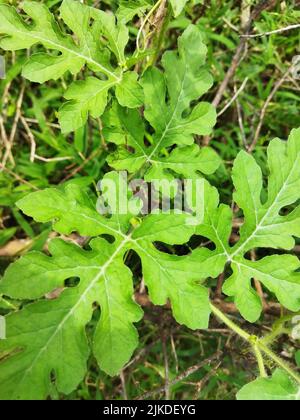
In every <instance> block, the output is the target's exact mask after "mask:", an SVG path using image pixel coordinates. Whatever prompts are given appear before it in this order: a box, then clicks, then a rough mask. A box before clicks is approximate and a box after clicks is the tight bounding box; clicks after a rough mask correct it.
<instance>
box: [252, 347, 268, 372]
mask: <svg viewBox="0 0 300 420" xmlns="http://www.w3.org/2000/svg"><path fill="white" fill-rule="evenodd" d="M253 351H254V354H255V357H256V360H257V364H258V368H259V373H260V376H261V377H262V378H267V377H268V375H267V372H266V368H265V363H264V358H263V355H262V353H261V351H260V348H259V347H258V345H254V346H253Z"/></svg>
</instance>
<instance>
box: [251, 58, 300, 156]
mask: <svg viewBox="0 0 300 420" xmlns="http://www.w3.org/2000/svg"><path fill="white" fill-rule="evenodd" d="M292 70H293V66H292V67H289V69H288V70H287V71H286V72H285V73H284V75H283V76H282V77H281V78H280V79H279V80H277V82H276V83H275V86H274V88H273V89H272V92H271V93H270V95H269V96H268V98H267V100H266V102H265V103H264V106H263V108H262V110H261V114H260V118H259V123H258V126H257V129H256V131H255V135H254V138H253V141H252V143H251V145H250V146H249V147H248V152H249V153H252V152H253V150H254V149H255V147H256V145H257V142H258V140H259V136H260V132H261V129H262V126H263V122H264V119H265V116H266V112H267V109H268V107H269V105H270V103H271V101H272V99H273V98H274V96H275V94H276V93H277V91H278V90H279V89H280V87H281V85H282V84H283V83H284V82H285V80H286V78H287V77H288V75H289V74H290V73H291V71H292Z"/></svg>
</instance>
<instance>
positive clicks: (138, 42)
mask: <svg viewBox="0 0 300 420" xmlns="http://www.w3.org/2000/svg"><path fill="white" fill-rule="evenodd" d="M161 2H162V0H158V1H157V2H156V3H155V5H154V6H153V7H152V9H151V10H150V12H149V13H148V14H147V16H146V17H145V20H144V22H143V23H142V25H141V27H140V29H139V32H138V35H137V38H136V49H137V51H138V52H140V51H141V49H140V38H141V35H142V33H143V30H144V28H145V26H146V24H147V22H148V21H149V19H150V17H151V16H152V14H153V13H154V12H155V10H156V9H157V8H158V7H159V6H160V4H161Z"/></svg>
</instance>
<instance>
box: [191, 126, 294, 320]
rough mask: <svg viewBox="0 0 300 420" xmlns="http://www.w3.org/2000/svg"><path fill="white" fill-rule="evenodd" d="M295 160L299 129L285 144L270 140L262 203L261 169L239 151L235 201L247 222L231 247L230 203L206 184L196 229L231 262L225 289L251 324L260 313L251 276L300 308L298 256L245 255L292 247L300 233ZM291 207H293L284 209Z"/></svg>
mask: <svg viewBox="0 0 300 420" xmlns="http://www.w3.org/2000/svg"><path fill="white" fill-rule="evenodd" d="M299 160H300V129H298V130H293V131H292V132H291V135H290V137H289V139H288V141H287V142H284V141H281V140H279V139H275V140H273V141H272V142H271V143H270V145H269V148H268V162H269V168H270V175H269V182H268V191H267V197H268V198H267V200H266V201H265V202H263V201H262V199H261V196H262V192H263V182H262V173H261V169H260V168H259V166H258V165H257V163H256V161H255V159H254V158H253V156H251V155H249V154H247V153H245V152H241V153H240V154H239V155H238V157H237V158H236V160H235V163H234V167H233V174H232V176H233V181H234V185H235V188H236V192H235V194H234V199H235V201H236V203H237V204H238V206H239V207H240V208H241V209H242V210H243V212H244V217H245V220H244V224H243V226H242V227H241V229H240V240H239V241H238V242H237V244H236V245H235V246H233V247H230V245H229V237H230V234H231V229H232V228H231V219H232V217H233V215H232V212H231V210H230V208H229V207H226V206H224V205H221V206H219V200H218V194H217V192H216V190H214V189H213V188H212V187H209V186H208V185H207V188H208V191H207V192H206V194H205V199H206V204H205V220H204V223H203V224H202V225H200V226H199V227H198V228H197V233H198V234H201V235H203V236H205V237H208V238H209V239H210V240H212V241H213V242H214V243H215V245H216V250H215V251H214V252H215V255H216V256H217V255H223V257H224V258H225V260H226V261H227V262H228V263H230V264H231V269H232V272H233V273H232V275H231V277H230V278H229V279H227V280H226V282H225V284H224V287H223V291H224V293H225V294H226V295H228V296H232V297H233V298H234V300H235V303H236V305H237V307H238V309H239V311H240V312H241V314H242V315H243V317H244V318H245V319H246V320H248V321H250V322H255V321H257V319H258V318H259V317H260V314H261V311H262V302H261V299H260V297H259V296H258V295H257V292H256V291H255V290H254V289H253V287H252V280H253V279H257V280H259V281H260V282H261V283H262V284H263V285H264V286H265V287H266V288H267V289H268V290H269V291H271V292H273V293H274V294H275V295H276V297H277V299H278V300H279V302H280V303H281V304H282V305H283V306H284V307H286V308H287V309H289V310H291V311H295V312H296V311H299V309H300V273H299V271H298V270H299V267H300V264H299V260H298V258H297V257H294V256H291V255H272V256H268V257H265V258H263V259H261V260H259V261H250V260H249V259H248V258H246V254H247V253H248V252H249V251H251V250H252V249H255V248H273V249H286V250H290V249H292V248H293V246H294V244H295V239H294V237H299V236H300V230H299V226H300V223H299V222H300V219H299V216H300V208H299V206H297V205H296V203H297V201H298V200H299V198H300V195H299V191H300V166H299ZM291 205H292V208H291V210H289V211H287V210H286V208H287V207H288V206H291ZM282 210H285V211H284V214H282V213H281V212H282ZM222 271H223V270H221V271H220V273H221V272H222ZM220 273H219V274H220Z"/></svg>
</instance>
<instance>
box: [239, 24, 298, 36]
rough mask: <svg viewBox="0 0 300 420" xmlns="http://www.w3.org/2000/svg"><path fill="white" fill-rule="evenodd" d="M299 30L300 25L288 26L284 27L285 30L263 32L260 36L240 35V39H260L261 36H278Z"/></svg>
mask: <svg viewBox="0 0 300 420" xmlns="http://www.w3.org/2000/svg"><path fill="white" fill-rule="evenodd" d="M299 28H300V24H296V25H290V26H286V27H285V28H280V29H276V30H275V31H270V32H264V33H262V34H253V35H247V34H246V35H241V38H260V37H263V36H268V35H274V34H280V33H282V32H287V31H291V30H293V29H299Z"/></svg>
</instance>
